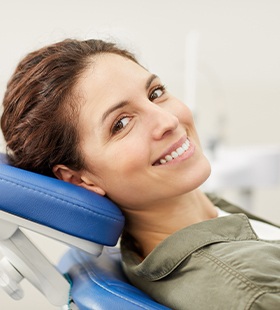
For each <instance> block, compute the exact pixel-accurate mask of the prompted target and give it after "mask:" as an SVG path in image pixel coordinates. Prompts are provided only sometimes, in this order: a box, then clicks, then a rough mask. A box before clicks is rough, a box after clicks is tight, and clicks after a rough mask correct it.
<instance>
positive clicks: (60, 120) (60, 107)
mask: <svg viewBox="0 0 280 310" xmlns="http://www.w3.org/2000/svg"><path fill="white" fill-rule="evenodd" d="M102 53H113V54H118V55H120V56H123V57H126V58H128V59H130V60H132V61H134V62H136V63H138V62H137V61H136V59H135V57H134V56H133V55H132V54H131V53H129V52H128V51H126V50H124V49H121V48H119V47H117V46H116V45H115V44H113V43H109V42H104V41H101V40H86V41H79V40H72V39H67V40H64V41H62V42H58V43H55V44H52V45H49V46H46V47H43V48H41V49H39V50H37V51H35V52H32V53H30V54H28V55H27V56H26V57H25V58H24V59H23V60H22V61H21V62H20V63H19V64H18V66H17V68H16V70H15V72H14V74H13V76H12V77H11V79H10V81H9V83H8V85H7V90H6V92H5V96H4V99H3V106H4V111H3V114H2V117H1V128H2V131H3V134H4V138H5V140H6V144H7V154H8V157H9V160H10V162H11V164H13V165H15V166H17V167H20V168H23V169H27V170H31V171H35V172H38V173H41V174H45V175H49V176H53V173H52V168H53V167H54V165H56V164H64V165H66V166H68V167H70V168H72V169H76V170H80V169H82V168H84V161H83V157H82V155H81V154H80V151H79V136H78V132H77V131H78V130H77V122H78V112H79V106H80V105H79V98H78V97H77V96H75V94H74V86H75V85H76V83H77V80H78V78H79V76H80V75H81V74H82V73H83V72H84V71H85V69H86V68H87V67H88V65H89V64H90V63H92V58H93V56H95V55H98V54H102Z"/></svg>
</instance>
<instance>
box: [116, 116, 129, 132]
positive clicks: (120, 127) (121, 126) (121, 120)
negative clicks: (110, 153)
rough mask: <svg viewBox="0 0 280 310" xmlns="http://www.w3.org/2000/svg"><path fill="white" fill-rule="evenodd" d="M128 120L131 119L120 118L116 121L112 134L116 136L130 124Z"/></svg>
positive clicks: (127, 117) (126, 117)
mask: <svg viewBox="0 0 280 310" xmlns="http://www.w3.org/2000/svg"><path fill="white" fill-rule="evenodd" d="M130 119H131V117H129V116H122V117H121V118H119V119H117V120H116V122H115V123H114V124H113V127H112V133H113V134H116V133H118V132H119V131H121V130H123V129H124V128H125V127H126V125H127V124H128V123H129V122H130Z"/></svg>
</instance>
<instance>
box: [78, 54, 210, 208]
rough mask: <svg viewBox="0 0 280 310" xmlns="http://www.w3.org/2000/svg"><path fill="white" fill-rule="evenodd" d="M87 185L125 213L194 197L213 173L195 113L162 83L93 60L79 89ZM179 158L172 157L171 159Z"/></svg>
mask: <svg viewBox="0 0 280 310" xmlns="http://www.w3.org/2000/svg"><path fill="white" fill-rule="evenodd" d="M77 90H78V92H79V94H82V97H83V102H82V104H81V112H80V125H79V134H80V139H81V144H80V147H81V150H82V153H83V155H84V158H85V163H86V167H87V170H85V171H82V175H83V178H84V180H87V182H88V184H94V185H96V186H99V187H100V188H102V189H103V190H104V191H105V193H106V194H107V195H108V197H109V198H111V199H112V200H113V201H115V202H116V203H118V204H119V205H121V206H124V207H133V208H135V207H137V206H138V207H141V208H144V207H145V206H150V205H151V204H153V203H158V202H160V201H161V200H163V199H166V198H173V197H176V196H177V195H180V194H184V193H186V192H189V191H192V190H193V189H195V188H197V187H198V186H200V185H201V184H202V183H203V182H204V181H205V180H206V179H207V177H208V176H209V174H210V166H209V163H208V161H207V159H206V158H205V157H204V155H203V153H202V150H201V147H200V143H199V139H198V136H197V133H196V129H195V126H194V122H193V118H192V114H191V112H190V110H189V109H188V108H187V106H186V105H184V104H183V103H182V102H181V101H179V100H178V99H176V98H175V97H173V96H172V95H171V94H170V93H169V92H168V91H167V90H166V89H165V88H164V86H163V84H162V82H161V80H160V79H159V77H157V76H156V75H154V74H151V73H150V72H149V71H147V70H145V69H144V68H143V67H141V66H139V65H138V64H136V63H134V62H133V61H131V60H129V59H126V58H124V57H121V56H118V55H115V54H103V55H100V56H97V57H95V58H94V61H93V63H92V65H91V66H90V67H89V68H88V69H87V70H86V72H85V73H84V74H83V76H82V77H81V78H80V80H79V83H78V85H77ZM173 157H174V159H171V158H173Z"/></svg>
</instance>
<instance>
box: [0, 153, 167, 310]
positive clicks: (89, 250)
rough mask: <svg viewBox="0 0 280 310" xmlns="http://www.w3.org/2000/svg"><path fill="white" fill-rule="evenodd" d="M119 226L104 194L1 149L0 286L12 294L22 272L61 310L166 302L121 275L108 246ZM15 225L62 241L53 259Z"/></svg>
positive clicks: (119, 216)
mask: <svg viewBox="0 0 280 310" xmlns="http://www.w3.org/2000/svg"><path fill="white" fill-rule="evenodd" d="M123 225H124V217H123V215H122V214H121V212H120V210H119V209H118V207H117V206H116V205H114V204H113V203H112V202H111V201H110V200H108V199H106V198H105V197H101V196H99V195H97V194H94V193H91V192H89V191H87V190H85V189H83V188H80V187H78V186H75V185H73V184H69V183H66V182H63V181H60V180H57V179H53V178H50V177H46V176H42V175H39V174H36V173H32V172H29V171H25V170H21V169H18V168H15V167H12V166H10V165H9V164H8V163H7V162H6V157H5V155H3V154H0V254H2V256H3V257H2V259H1V260H0V286H1V287H2V289H4V291H6V293H8V294H9V295H10V296H11V297H12V298H14V299H21V298H22V296H23V291H22V288H21V283H20V282H21V280H22V279H23V278H26V279H27V280H28V281H29V282H30V283H32V284H33V285H34V286H35V287H36V288H37V289H38V290H39V291H40V292H41V293H42V294H43V295H45V297H46V298H47V299H48V300H49V302H50V303H51V304H53V305H55V306H57V307H60V308H61V309H64V310H66V309H73V310H74V309H80V310H87V309H95V310H97V309H98V310H99V309H100V310H102V309H110V310H118V309H128V310H134V309H135V310H136V309H161V310H164V309H169V308H166V307H165V306H162V305H160V304H158V303H157V302H155V301H154V300H152V299H151V298H150V297H148V296H147V295H146V294H145V293H143V292H142V291H140V290H139V289H137V288H135V287H134V286H132V285H131V284H130V283H129V282H128V280H127V279H126V277H125V275H124V274H123V272H122V269H121V263H120V252H119V249H118V247H115V245H116V244H117V242H118V239H119V236H120V234H121V232H122V229H123ZM21 228H24V229H27V230H31V231H35V232H37V233H40V234H42V235H45V236H48V237H50V238H53V239H56V240H59V241H61V242H63V243H65V244H67V245H69V250H67V252H66V253H65V254H64V255H63V257H62V259H61V261H60V263H59V265H58V266H56V267H55V266H53V265H52V264H51V263H50V262H49V261H48V260H47V259H46V257H45V256H44V255H43V254H42V253H41V252H40V251H39V250H38V249H37V248H36V246H35V245H34V244H33V243H32V242H31V240H30V239H29V238H28V237H27V236H26V234H24V232H23V231H22V229H21ZM0 258H1V257H0ZM19 307H20V305H19ZM0 308H1V309H2V307H1V301H0Z"/></svg>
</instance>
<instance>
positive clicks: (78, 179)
mask: <svg viewBox="0 0 280 310" xmlns="http://www.w3.org/2000/svg"><path fill="white" fill-rule="evenodd" d="M53 174H54V175H55V176H56V177H57V178H58V179H59V180H62V181H65V182H69V183H72V184H75V185H77V186H81V187H83V188H85V189H87V190H89V191H91V192H94V193H96V194H98V195H101V196H105V195H106V192H105V191H104V190H103V189H102V188H101V187H99V186H97V185H95V184H94V183H93V182H92V181H91V180H90V179H88V178H87V177H84V176H82V175H81V173H80V172H79V171H75V170H72V169H70V168H68V167H67V166H65V165H56V166H54V168H53Z"/></svg>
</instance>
